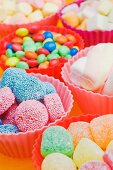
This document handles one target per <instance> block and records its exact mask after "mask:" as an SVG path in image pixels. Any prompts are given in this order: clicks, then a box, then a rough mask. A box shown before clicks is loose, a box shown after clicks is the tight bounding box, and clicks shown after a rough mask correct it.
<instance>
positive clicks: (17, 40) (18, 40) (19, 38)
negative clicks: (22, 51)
mask: <svg viewBox="0 0 113 170" xmlns="http://www.w3.org/2000/svg"><path fill="white" fill-rule="evenodd" d="M11 42H12V43H17V44H22V43H23V39H22V38H21V37H15V38H13V39H12V41H11Z"/></svg>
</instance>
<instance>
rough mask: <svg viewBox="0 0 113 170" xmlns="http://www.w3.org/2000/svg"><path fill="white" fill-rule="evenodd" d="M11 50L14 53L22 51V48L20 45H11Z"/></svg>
mask: <svg viewBox="0 0 113 170" xmlns="http://www.w3.org/2000/svg"><path fill="white" fill-rule="evenodd" d="M12 49H13V50H14V51H22V50H23V47H22V46H21V45H20V44H13V45H12Z"/></svg>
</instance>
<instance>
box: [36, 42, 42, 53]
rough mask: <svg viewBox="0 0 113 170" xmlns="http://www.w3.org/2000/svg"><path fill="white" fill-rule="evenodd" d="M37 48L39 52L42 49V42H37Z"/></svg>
mask: <svg viewBox="0 0 113 170" xmlns="http://www.w3.org/2000/svg"><path fill="white" fill-rule="evenodd" d="M35 47H36V51H37V50H38V49H39V48H42V42H36V43H35Z"/></svg>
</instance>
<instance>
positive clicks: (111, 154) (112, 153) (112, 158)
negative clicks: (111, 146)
mask: <svg viewBox="0 0 113 170" xmlns="http://www.w3.org/2000/svg"><path fill="white" fill-rule="evenodd" d="M103 159H104V161H105V162H106V163H107V164H108V165H109V166H110V167H111V169H113V150H107V151H106V152H105V154H104V156H103Z"/></svg>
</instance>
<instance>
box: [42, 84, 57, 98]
mask: <svg viewBox="0 0 113 170" xmlns="http://www.w3.org/2000/svg"><path fill="white" fill-rule="evenodd" d="M43 84H44V85H45V89H46V95H48V94H52V93H56V89H55V87H54V86H53V85H52V84H51V83H49V82H44V83H43Z"/></svg>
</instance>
